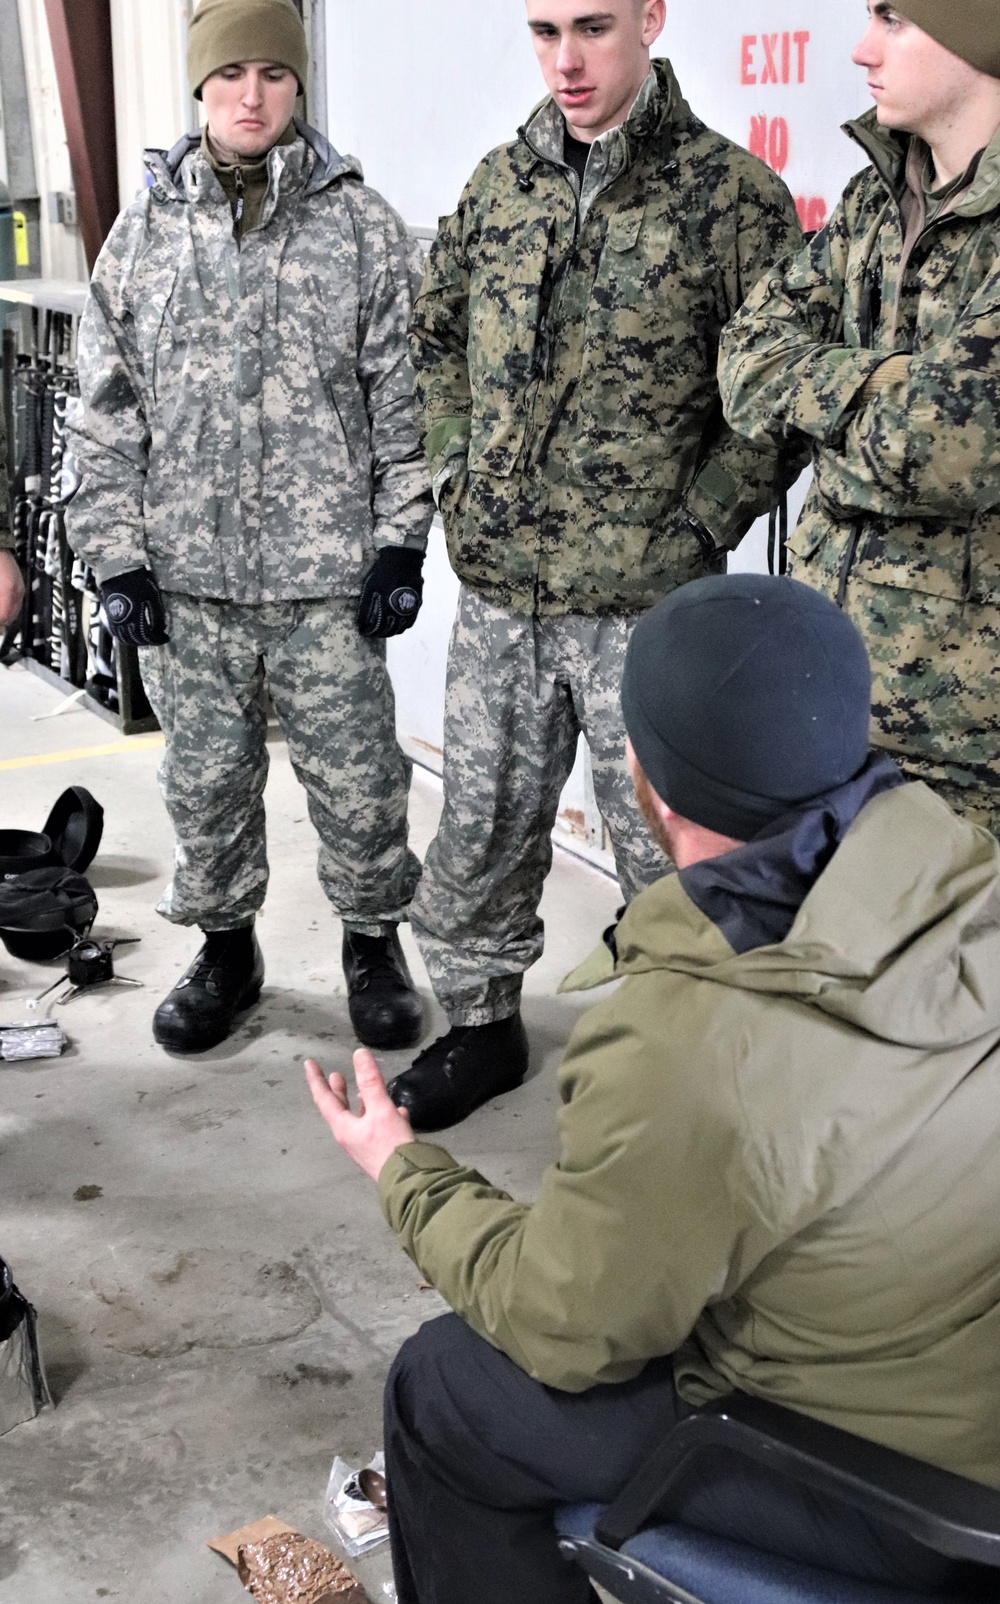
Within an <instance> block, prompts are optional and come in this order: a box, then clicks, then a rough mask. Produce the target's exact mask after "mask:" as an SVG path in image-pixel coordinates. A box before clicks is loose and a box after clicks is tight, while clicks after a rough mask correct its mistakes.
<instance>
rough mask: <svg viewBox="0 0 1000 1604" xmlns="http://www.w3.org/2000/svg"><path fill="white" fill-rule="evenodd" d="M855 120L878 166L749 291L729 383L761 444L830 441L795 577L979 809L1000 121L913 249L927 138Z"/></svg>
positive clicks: (987, 760)
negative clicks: (857, 648) (851, 627)
mask: <svg viewBox="0 0 1000 1604" xmlns="http://www.w3.org/2000/svg"><path fill="white" fill-rule="evenodd" d="M847 131H848V132H849V133H851V134H853V137H854V138H855V139H856V140H857V141H858V142H859V143H860V145H861V146H862V148H863V149H864V150H865V151H866V153H867V154H868V155H869V156H870V157H871V161H872V164H873V165H872V166H870V167H867V168H866V169H865V170H864V171H863V172H861V173H859V174H858V175H857V177H856V178H854V179H853V180H852V181H851V183H850V184H849V185H848V187H847V189H846V191H845V193H844V196H843V199H842V200H841V202H840V204H839V206H838V207H837V210H836V212H835V213H834V215H833V217H832V219H831V221H830V223H829V225H828V226H827V227H826V228H825V229H824V230H823V231H822V232H821V233H820V234H818V235H817V236H816V238H815V239H814V240H813V242H812V244H811V245H810V246H809V247H808V249H807V250H805V251H804V252H802V254H801V255H800V256H799V257H798V258H797V259H796V260H795V261H794V262H793V263H792V264H791V265H790V266H789V267H787V268H786V269H784V270H782V269H781V268H780V267H779V268H776V269H775V270H774V271H773V272H771V273H769V274H768V275H767V277H766V278H765V279H763V280H762V282H761V283H760V284H759V285H758V286H757V288H756V289H755V291H754V292H753V294H752V295H751V296H750V297H749V300H748V301H747V304H746V306H745V307H744V308H743V309H742V311H741V312H740V313H739V314H738V316H737V317H736V318H735V320H734V321H733V323H732V324H731V325H730V327H729V329H728V330H727V331H726V333H725V335H724V337H723V341H722V361H721V365H720V381H721V386H722V392H723V396H724V398H725V403H726V414H727V416H728V418H729V420H730V422H731V423H732V424H733V426H734V427H735V428H737V429H739V430H740V432H741V433H743V434H745V435H747V436H748V437H749V438H750V439H751V440H753V441H754V442H755V443H756V444H757V445H760V446H764V445H766V444H768V443H778V442H782V441H785V442H787V441H793V440H797V441H802V440H806V441H808V442H809V443H810V444H811V447H812V454H813V462H814V466H815V480H814V483H813V486H812V489H811V491H810V493H809V497H808V499H807V502H806V506H805V510H804V512H803V515H802V519H801V522H800V524H799V526H798V529H797V530H796V532H795V535H794V537H793V539H792V543H791V550H792V554H793V572H794V574H795V577H796V579H799V580H802V581H804V582H805V583H807V584H811V585H814V586H816V587H817V588H818V589H820V590H823V591H825V592H826V593H827V594H828V595H830V596H832V597H834V598H836V599H838V600H840V601H841V602H842V603H843V604H844V605H845V606H846V608H847V611H848V612H849V614H850V616H851V617H852V618H853V619H854V620H855V622H856V623H857V624H858V626H859V628H860V629H861V631H862V633H863V634H864V636H865V640H866V644H867V645H868V648H869V652H870V654H871V656H872V659H873V667H874V669H875V675H876V684H875V697H874V707H875V713H876V726H877V731H878V733H877V739H878V741H879V743H880V744H882V745H885V746H887V747H889V748H890V749H891V750H892V751H893V752H894V753H896V754H897V755H898V756H899V757H900V759H901V760H903V761H904V762H905V764H906V767H907V771H908V772H909V773H911V774H914V775H919V776H920V777H921V778H926V779H927V780H928V781H929V782H930V783H932V784H939V783H940V784H942V785H943V786H944V787H945V789H946V794H949V795H951V796H952V797H953V799H954V803H955V805H956V806H963V799H964V798H970V799H974V798H975V796H976V793H977V791H979V792H981V793H982V794H983V796H984V797H986V798H988V797H989V796H990V795H992V796H994V797H996V796H997V795H998V793H1000V729H998V711H1000V708H998V667H1000V665H998V656H997V642H998V637H1000V616H998V613H997V607H998V605H1000V133H998V134H997V135H996V136H995V137H994V139H993V141H992V143H991V144H990V145H989V146H988V147H987V149H986V151H985V152H984V153H983V155H982V158H981V160H980V161H979V164H978V168H977V169H976V171H975V174H974V176H973V177H972V179H971V183H969V184H968V185H967V186H966V187H965V189H964V191H963V192H961V193H960V194H959V195H958V198H957V199H955V200H954V201H953V202H952V203H951V205H950V207H948V206H945V207H941V208H939V209H938V210H937V211H936V212H933V213H932V215H931V220H930V221H929V222H927V223H926V224H925V225H924V226H923V227H921V228H920V229H919V231H915V233H914V237H913V238H912V240H911V243H910V248H909V249H908V250H905V249H904V246H905V242H906V236H905V218H904V211H906V209H907V206H908V205H909V202H908V201H907V191H908V189H909V190H911V191H912V190H913V185H914V183H916V185H917V188H918V189H919V190H922V188H923V186H922V184H921V175H920V172H919V170H918V171H917V173H916V174H914V173H913V168H912V165H911V179H910V183H909V184H908V182H907V165H906V164H907V159H908V155H910V159H911V163H912V159H913V158H912V154H911V152H912V148H913V147H911V146H910V142H909V141H908V140H907V139H906V138H905V137H901V136H899V135H895V134H890V133H886V132H885V131H883V130H881V129H880V128H879V126H878V123H877V118H876V113H874V112H871V113H869V114H868V115H866V116H865V117H863V118H862V119H861V120H860V121H858V122H855V123H850V124H848V125H847ZM920 148H922V147H919V148H918V153H919V149H920ZM889 358H892V360H891V361H888V360H887V359H889ZM948 786H951V788H952V789H951V790H950V791H949V790H948V789H947V787H948ZM981 812H982V815H983V821H984V822H989V818H988V813H989V810H988V808H987V807H985V806H984V807H983V808H982V809H981ZM996 822H997V814H996V809H995V808H994V818H993V827H996Z"/></svg>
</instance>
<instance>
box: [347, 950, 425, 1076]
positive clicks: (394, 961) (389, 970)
mask: <svg viewBox="0 0 1000 1604" xmlns="http://www.w3.org/2000/svg"><path fill="white" fill-rule="evenodd" d="M342 956H343V964H344V979H345V980H346V981H347V1007H348V1011H349V1013H350V1015H351V1024H352V1025H353V1026H354V1033H355V1035H356V1036H357V1038H358V1041H359V1042H363V1044H364V1045H365V1046H366V1047H381V1048H388V1049H390V1050H391V1049H392V1048H393V1047H412V1046H413V1044H414V1042H418V1041H419V1040H420V1035H421V1032H422V1030H423V1028H424V1010H423V1006H422V1004H421V1001H420V996H419V994H418V992H417V988H416V986H415V985H414V984H413V981H412V979H411V978H410V971H409V969H407V967H406V959H405V958H404V957H403V949H402V947H401V946H400V945H399V932H398V931H396V930H393V932H392V935H391V936H363V935H360V934H359V933H358V931H357V930H345V931H344V949H343V955H342Z"/></svg>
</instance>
